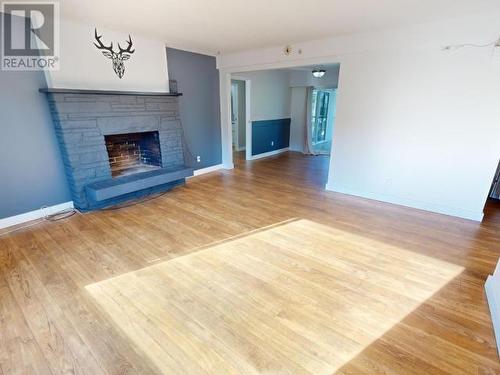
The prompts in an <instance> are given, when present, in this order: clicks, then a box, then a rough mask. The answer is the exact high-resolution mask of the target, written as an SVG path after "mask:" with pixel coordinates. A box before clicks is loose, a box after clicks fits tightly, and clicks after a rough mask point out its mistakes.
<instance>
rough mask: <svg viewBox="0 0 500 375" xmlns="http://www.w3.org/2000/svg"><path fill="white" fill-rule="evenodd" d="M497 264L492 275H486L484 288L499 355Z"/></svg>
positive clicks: (499, 308) (499, 292)
mask: <svg viewBox="0 0 500 375" xmlns="http://www.w3.org/2000/svg"><path fill="white" fill-rule="evenodd" d="M499 265H500V263H499ZM499 265H497V269H496V270H495V273H494V274H493V276H488V279H487V280H486V284H484V289H485V291H486V298H487V300H488V305H489V307H490V313H491V321H492V323H493V330H494V331H495V338H496V341H497V350H498V355H499V356H500V270H499Z"/></svg>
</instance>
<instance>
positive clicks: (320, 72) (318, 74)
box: [312, 69, 326, 78]
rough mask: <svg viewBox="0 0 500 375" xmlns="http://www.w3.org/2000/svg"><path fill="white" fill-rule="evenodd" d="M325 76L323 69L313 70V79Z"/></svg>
mask: <svg viewBox="0 0 500 375" xmlns="http://www.w3.org/2000/svg"><path fill="white" fill-rule="evenodd" d="M325 74H326V71H325V69H314V70H313V71H312V75H313V77H314V78H322V77H323V76H324V75H325Z"/></svg>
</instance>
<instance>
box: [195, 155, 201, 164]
mask: <svg viewBox="0 0 500 375" xmlns="http://www.w3.org/2000/svg"><path fill="white" fill-rule="evenodd" d="M196 162H197V163H199V162H201V156H200V155H198V156H197V157H196Z"/></svg>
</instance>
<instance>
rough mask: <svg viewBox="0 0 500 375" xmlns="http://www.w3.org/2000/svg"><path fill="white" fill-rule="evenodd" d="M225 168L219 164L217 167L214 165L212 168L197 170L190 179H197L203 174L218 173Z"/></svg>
mask: <svg viewBox="0 0 500 375" xmlns="http://www.w3.org/2000/svg"><path fill="white" fill-rule="evenodd" d="M223 168H224V166H223V165H222V164H217V165H212V166H211V167H206V168H201V169H196V170H195V171H194V172H193V176H191V177H188V178H193V177H196V176H201V175H202V174H206V173H211V172H215V171H218V170H220V169H223Z"/></svg>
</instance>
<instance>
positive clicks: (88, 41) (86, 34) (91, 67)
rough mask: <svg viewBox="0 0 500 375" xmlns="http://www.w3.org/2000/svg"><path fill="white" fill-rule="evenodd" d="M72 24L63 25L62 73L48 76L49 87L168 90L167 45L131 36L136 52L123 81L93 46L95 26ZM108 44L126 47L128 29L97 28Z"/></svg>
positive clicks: (66, 22) (108, 61)
mask: <svg viewBox="0 0 500 375" xmlns="http://www.w3.org/2000/svg"><path fill="white" fill-rule="evenodd" d="M95 26H97V27H98V26H99V25H93V24H92V25H83V24H80V23H75V22H73V21H62V23H61V49H60V50H61V60H60V70H59V71H54V72H48V73H47V76H46V77H47V83H48V85H49V87H57V88H72V89H74V88H79V89H100V90H122V91H126V90H130V91H159V92H165V91H168V72H167V59H166V52H165V43H163V42H162V41H160V40H155V39H151V38H145V37H142V36H140V35H136V34H132V35H131V37H132V41H133V43H134V44H133V48H134V49H135V52H134V53H133V54H132V55H131V57H130V59H129V60H128V61H125V75H124V76H123V78H122V79H120V78H118V76H117V75H116V74H115V72H114V71H113V67H112V61H111V60H110V59H107V58H106V57H104V56H103V55H102V53H101V51H99V50H98V49H97V48H96V47H95V46H94V44H93V42H94V27H95ZM98 32H99V35H103V37H102V41H103V43H104V44H105V45H109V44H110V43H111V42H113V47H114V48H115V50H116V51H117V50H118V45H117V43H120V45H121V46H122V48H125V47H126V46H127V43H126V40H127V39H128V35H129V34H128V32H127V29H126V26H124V28H123V30H121V31H111V30H105V29H101V28H99V27H98Z"/></svg>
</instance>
